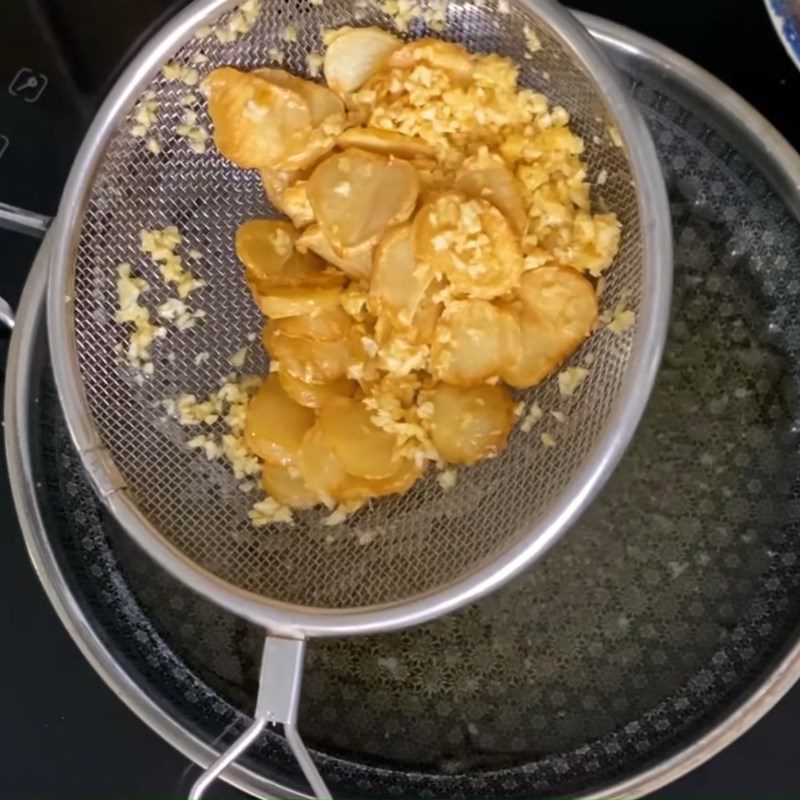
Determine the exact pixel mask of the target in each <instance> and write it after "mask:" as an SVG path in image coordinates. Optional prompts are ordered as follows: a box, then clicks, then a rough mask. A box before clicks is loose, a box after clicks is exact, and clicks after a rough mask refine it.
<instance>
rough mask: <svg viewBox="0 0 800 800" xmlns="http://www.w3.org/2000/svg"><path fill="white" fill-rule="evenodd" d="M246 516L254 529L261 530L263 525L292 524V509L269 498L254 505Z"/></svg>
mask: <svg viewBox="0 0 800 800" xmlns="http://www.w3.org/2000/svg"><path fill="white" fill-rule="evenodd" d="M248 516H249V517H250V522H252V523H253V525H254V526H255V527H256V528H263V527H264V526H265V525H271V524H274V523H284V524H287V525H293V524H294V516H293V514H292V509H291V508H289V507H288V506H282V505H281V504H280V503H279V502H278V501H277V500H273V498H271V497H266V498H264V499H263V500H259V501H258V502H257V503H255V504H254V505H253V508H252V509H251V510H250V513H249V514H248Z"/></svg>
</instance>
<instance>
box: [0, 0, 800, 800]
mask: <svg viewBox="0 0 800 800" xmlns="http://www.w3.org/2000/svg"><path fill="white" fill-rule="evenodd" d="M580 17H581V19H582V20H583V21H584V23H586V24H587V25H588V26H589V27H590V29H591V30H592V33H593V35H594V36H595V37H596V38H597V39H598V40H599V41H601V42H602V43H604V44H605V45H607V46H608V47H610V48H612V49H614V50H617V51H618V52H628V53H632V54H636V55H639V56H641V57H643V58H646V59H648V60H649V61H650V62H653V63H654V64H655V65H656V66H659V65H662V66H663V67H665V68H668V69H669V71H670V74H671V75H672V76H673V77H674V79H675V80H681V81H683V82H685V83H687V84H689V85H690V86H691V87H692V89H693V90H694V91H695V92H697V94H698V96H699V98H700V99H701V100H702V101H703V102H705V103H707V104H708V105H709V107H710V108H713V109H715V110H716V111H717V113H718V114H719V115H720V116H721V117H723V118H724V119H726V120H727V121H729V122H731V123H732V124H733V123H734V122H735V123H736V124H737V125H738V126H739V127H743V128H744V132H745V133H746V134H747V135H748V141H749V143H750V145H751V146H752V147H757V148H758V149H759V152H761V153H762V155H763V156H765V157H766V159H767V164H768V166H769V167H770V168H771V169H772V170H774V172H775V175H776V176H777V178H779V179H782V181H783V182H785V184H786V186H787V187H789V188H790V189H791V188H792V187H794V192H795V193H796V195H795V200H796V201H800V159H798V155H797V153H796V151H795V150H794V149H793V148H792V147H791V146H790V145H789V144H788V142H786V140H785V139H783V137H782V136H781V135H780V134H779V133H778V132H777V131H776V130H775V128H774V127H773V126H772V125H771V124H770V123H769V122H768V121H767V120H766V119H764V118H763V117H762V116H761V115H760V114H759V113H758V112H757V111H755V109H753V108H752V106H750V105H749V104H748V103H747V102H746V101H744V100H743V99H742V98H741V97H740V96H739V95H737V94H736V93H735V92H733V91H732V90H731V89H729V88H728V87H727V86H726V85H725V84H723V83H721V82H720V81H719V80H717V79H716V78H714V77H713V76H712V75H710V74H709V73H708V72H706V71H705V70H703V69H702V68H700V67H698V66H697V65H695V64H694V63H693V62H691V61H689V60H688V59H685V58H683V57H682V56H680V55H678V54H677V53H675V52H674V51H672V50H670V49H669V48H667V47H664V46H663V45H660V44H658V43H656V42H655V41H654V40H652V39H650V38H648V37H645V36H643V35H640V34H638V33H635V32H633V31H632V30H630V29H628V28H625V27H624V26H621V25H618V24H616V23H612V22H608V21H606V20H603V19H601V18H599V17H594V16H589V15H583V14H581V15H580ZM48 240H49V236H48ZM48 240H46V242H45V244H44V245H43V247H42V250H41V251H40V255H39V257H38V259H37V263H36V265H35V266H34V269H33V270H32V272H31V276H30V278H29V281H28V284H27V285H26V290H25V294H24V296H23V301H22V304H21V306H20V313H19V317H18V326H17V329H16V331H15V333H14V336H13V338H12V347H11V351H10V354H9V363H8V372H7V381H6V391H5V419H6V422H7V424H6V427H5V438H6V448H7V454H8V462H9V474H10V479H11V485H12V490H13V495H14V500H15V504H16V507H17V512H18V514H19V518H20V524H21V527H22V531H23V535H24V538H25V542H26V546H27V548H28V552H29V555H30V557H31V560H32V562H33V564H34V567H35V569H36V572H37V574H38V576H39V579H40V580H41V582H42V585H43V587H44V589H45V592H46V593H47V595H48V598H49V599H50V602H51V603H52V604H53V606H54V608H55V610H56V612H57V613H58V615H59V617H60V618H61V620H62V622H63V624H64V625H65V627H66V628H67V630H68V631H69V633H70V635H71V636H72V638H73V640H74V641H75V643H76V644H77V646H78V647H79V649H80V650H81V651H82V652H83V654H84V655H85V656H86V658H87V660H89V662H90V663H91V664H92V665H93V667H94V668H95V670H96V671H97V672H98V674H100V676H101V677H102V678H103V679H104V680H105V682H106V683H107V684H108V685H109V686H110V687H111V688H112V690H114V692H115V693H116V694H117V695H118V696H119V697H120V698H121V699H122V700H123V701H124V702H125V703H126V704H127V705H128V707H129V708H131V710H133V711H134V713H136V714H137V716H139V717H140V718H141V719H142V720H143V721H144V722H145V723H147V724H148V725H149V726H150V727H151V728H152V729H153V730H154V731H155V732H156V733H158V734H159V735H160V736H162V738H164V739H165V740H167V741H168V742H169V743H170V744H172V745H173V746H174V747H175V748H176V749H178V750H179V751H181V752H182V753H183V754H184V755H185V756H186V757H188V758H191V759H192V760H194V761H196V762H198V763H201V764H207V763H209V762H210V761H211V760H212V759H213V758H215V757H216V755H217V754H216V753H215V752H214V751H213V750H212V749H211V748H210V747H208V746H207V745H205V744H204V743H202V742H200V741H199V740H198V739H197V738H196V737H194V736H193V735H192V734H190V733H189V732H188V731H187V730H186V729H184V728H183V727H181V726H180V725H178V724H177V723H176V722H175V721H174V720H173V719H171V718H170V717H169V715H168V714H166V712H165V711H164V710H163V709H161V708H160V707H158V706H157V705H156V704H155V703H154V702H153V700H152V698H150V697H149V696H148V695H147V694H146V693H145V692H144V690H143V689H142V687H140V686H138V685H136V684H135V683H133V682H132V681H131V680H130V679H129V677H128V676H127V675H126V674H125V673H124V671H123V670H122V669H121V667H120V665H119V663H118V662H117V661H116V660H115V658H114V656H113V654H112V653H111V652H110V651H109V649H108V648H107V647H106V646H105V644H104V643H103V642H102V640H101V638H100V637H99V636H98V634H97V632H96V631H95V630H94V629H93V628H92V627H91V626H90V624H89V623H88V621H87V620H86V618H85V617H84V616H83V614H82V611H81V609H80V606H79V604H78V602H77V600H76V598H75V596H74V595H73V594H72V592H71V590H70V589H69V587H68V585H67V583H66V580H65V578H64V576H63V574H62V572H61V570H60V568H59V565H58V563H57V560H56V558H55V555H54V553H53V551H52V549H51V547H50V546H49V542H48V539H47V533H46V531H45V529H44V525H43V522H42V517H41V515H40V513H39V511H38V508H37V501H36V497H35V494H34V491H33V481H32V480H31V462H30V455H29V451H28V444H29V443H28V437H27V428H26V421H27V409H26V406H25V403H26V401H27V393H28V384H29V380H30V374H31V371H32V363H31V361H30V359H29V358H27V357H26V356H27V354H28V353H29V352H30V350H31V348H32V345H33V342H34V339H35V336H36V334H37V333H38V331H39V330H40V326H39V322H40V319H41V315H42V306H43V303H44V297H43V295H44V290H45V282H46V277H47V273H46V270H47V264H46V248H47V246H48ZM798 677H800V638H798V639H796V640H795V642H794V643H793V644H792V643H791V642H789V643H787V650H786V652H785V654H784V656H783V658H782V659H780V661H779V662H778V663H777V664H776V666H775V668H774V669H773V671H772V672H771V673H770V674H769V675H767V677H766V678H765V679H763V680H762V681H761V683H760V684H758V685H757V686H755V687H754V689H753V690H752V691H751V692H750V693H748V694H745V695H743V696H742V697H741V699H740V700H739V701H738V702H737V704H736V705H735V706H733V707H732V710H731V712H730V713H729V714H728V715H727V716H725V717H723V718H722V719H721V720H719V722H717V724H715V725H713V727H711V728H710V729H709V730H707V731H706V733H704V734H703V735H702V736H699V737H697V738H696V739H695V740H694V741H690V742H689V743H688V744H687V745H686V746H685V747H684V748H681V749H680V750H679V751H677V752H676V753H675V754H673V755H672V756H671V757H670V758H668V759H666V760H665V761H663V762H661V763H660V764H657V765H654V766H653V767H651V768H649V769H646V770H644V771H642V772H640V773H639V774H637V775H633V776H628V777H627V778H625V779H623V780H620V781H617V782H615V783H613V784H612V785H610V786H607V787H600V788H597V789H594V790H591V791H588V792H586V793H585V794H583V795H581V797H585V798H590V797H591V798H610V797H615V798H622V797H625V798H634V797H640V796H642V795H645V794H648V793H650V792H653V791H655V790H657V789H658V788H661V787H663V786H665V785H666V784H668V783H670V782H672V781H674V780H676V779H678V778H679V777H681V776H683V775H685V774H686V773H687V772H689V771H691V770H692V769H694V768H696V767H697V766H699V765H700V764H702V763H703V762H705V761H707V760H708V759H710V758H711V757H712V756H714V755H715V754H716V753H718V752H719V751H720V750H722V749H723V748H724V747H725V746H727V745H728V744H730V743H731V742H732V741H733V740H734V739H736V738H738V737H739V736H740V735H742V734H743V733H744V732H745V731H747V730H748V729H749V728H750V727H751V726H752V725H754V724H755V723H756V722H757V721H758V720H759V719H761V717H762V716H763V715H764V714H766V713H767V712H768V711H769V710H770V709H771V708H772V707H773V706H774V705H775V704H776V703H777V702H778V701H779V700H780V699H781V697H783V695H784V694H785V693H786V692H787V691H788V690H789V689H790V688H791V687H792V686H793V685H794V683H795V682H796V681H797V679H798ZM224 777H225V779H226V780H227V781H228V782H230V783H231V784H232V785H234V786H236V787H237V788H239V789H242V790H243V791H247V792H250V793H252V794H256V795H258V794H260V793H261V794H263V793H264V792H268V793H269V792H272V793H277V794H279V795H280V796H285V797H293V798H294V797H304V795H300V794H298V793H296V792H294V791H293V790H291V789H290V788H288V787H286V786H282V785H280V784H279V783H276V782H274V781H270V780H268V779H265V778H264V777H263V776H260V775H257V774H256V773H253V772H252V771H250V770H247V769H244V768H243V767H241V766H239V765H234V766H232V767H231V768H230V770H229V771H228V772H226V774H225V776H224Z"/></svg>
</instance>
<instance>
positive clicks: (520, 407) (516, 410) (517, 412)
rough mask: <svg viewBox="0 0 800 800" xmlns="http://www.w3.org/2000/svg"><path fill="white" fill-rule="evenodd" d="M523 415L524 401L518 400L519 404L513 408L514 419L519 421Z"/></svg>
mask: <svg viewBox="0 0 800 800" xmlns="http://www.w3.org/2000/svg"><path fill="white" fill-rule="evenodd" d="M524 413H525V401H524V400H520V401H519V403H517V404H516V405H515V406H514V419H520V418H521V417H522V415H523V414H524Z"/></svg>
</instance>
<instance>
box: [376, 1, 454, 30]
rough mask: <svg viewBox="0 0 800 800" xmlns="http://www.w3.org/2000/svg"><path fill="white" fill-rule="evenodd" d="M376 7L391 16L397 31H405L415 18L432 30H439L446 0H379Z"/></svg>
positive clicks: (442, 24)
mask: <svg viewBox="0 0 800 800" xmlns="http://www.w3.org/2000/svg"><path fill="white" fill-rule="evenodd" d="M378 7H379V8H380V10H381V11H383V13H384V14H386V15H387V16H388V17H390V18H391V20H392V22H393V23H394V26H395V28H396V29H397V30H398V31H407V30H408V29H409V27H410V26H411V23H412V22H415V21H416V20H421V21H422V22H423V23H424V24H425V25H427V27H428V28H430V29H431V30H432V31H441V30H442V29H443V28H444V23H445V15H446V12H447V0H426V1H425V2H421V1H420V0H382V2H381V0H379V2H378Z"/></svg>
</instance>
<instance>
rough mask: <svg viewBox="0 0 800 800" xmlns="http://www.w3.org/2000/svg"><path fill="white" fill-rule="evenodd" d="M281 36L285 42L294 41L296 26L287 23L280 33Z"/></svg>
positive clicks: (295, 39)
mask: <svg viewBox="0 0 800 800" xmlns="http://www.w3.org/2000/svg"><path fill="white" fill-rule="evenodd" d="M281 36H282V38H283V40H284V41H286V42H296V41H297V28H295V27H294V25H287V26H286V27H285V28H284V29H283V33H282V34H281Z"/></svg>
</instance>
